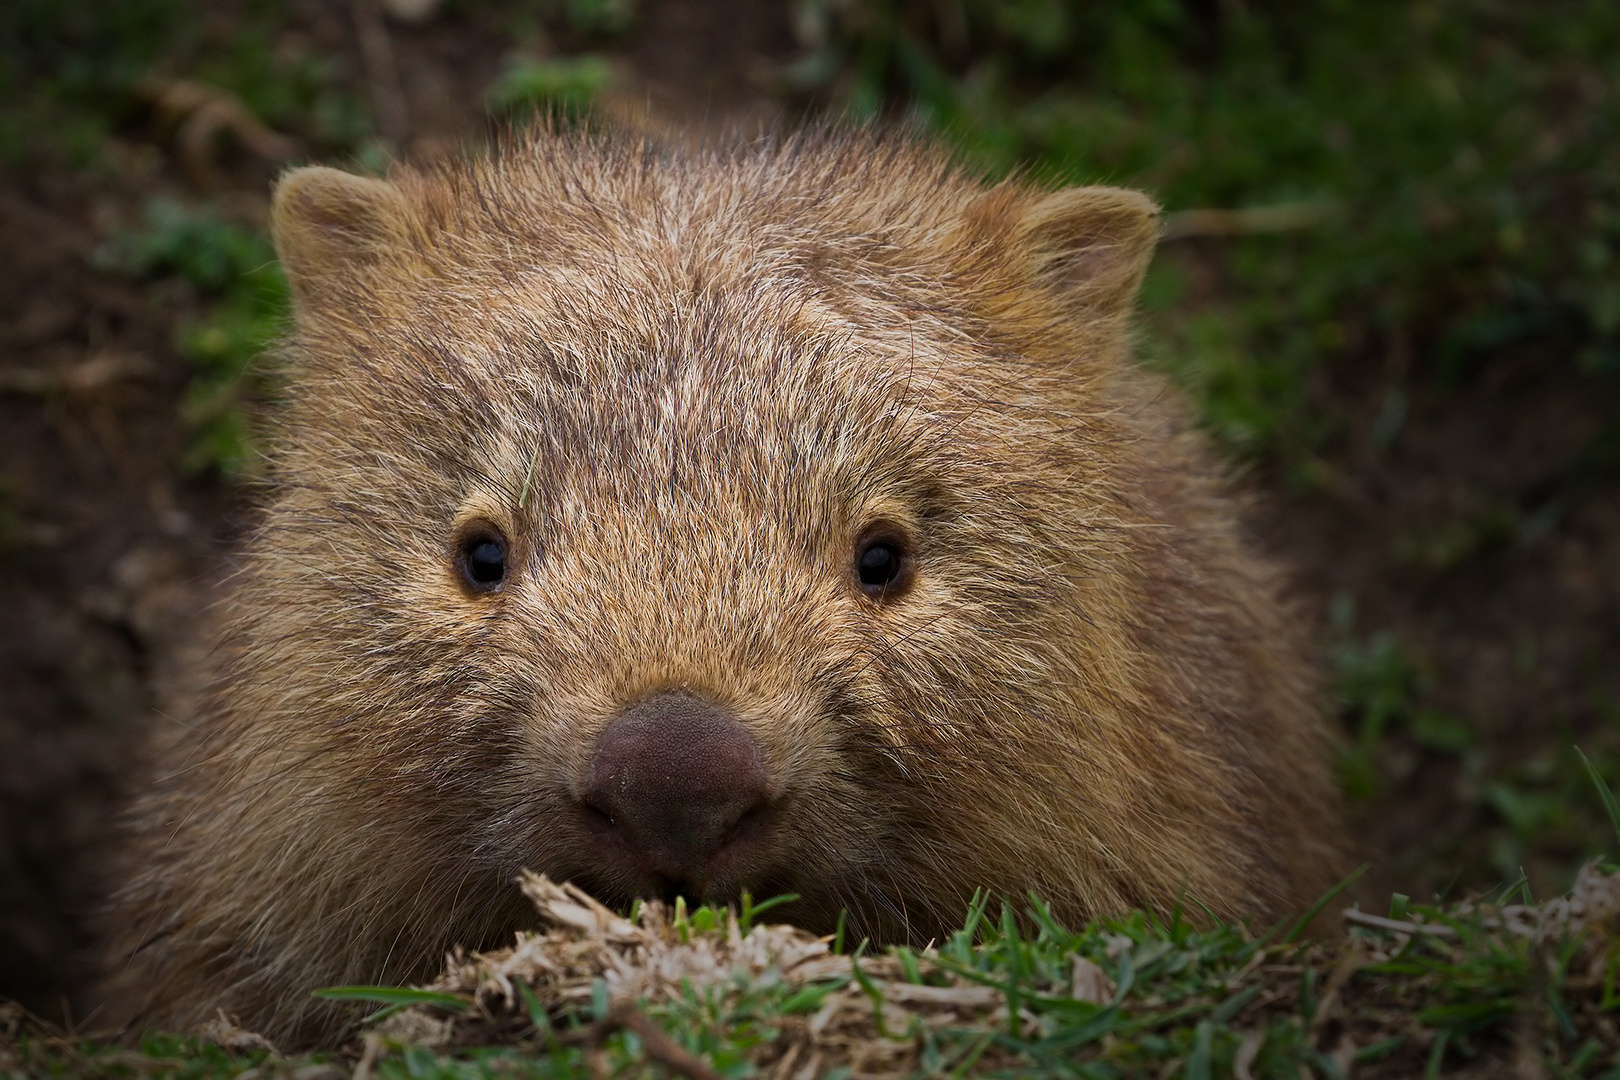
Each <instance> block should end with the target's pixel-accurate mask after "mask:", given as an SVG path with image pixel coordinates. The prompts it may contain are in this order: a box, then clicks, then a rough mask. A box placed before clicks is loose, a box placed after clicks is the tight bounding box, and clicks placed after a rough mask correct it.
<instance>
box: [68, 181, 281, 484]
mask: <svg viewBox="0 0 1620 1080" xmlns="http://www.w3.org/2000/svg"><path fill="white" fill-rule="evenodd" d="M97 257H98V261H99V262H100V264H101V265H102V267H103V268H105V269H110V270H115V271H119V272H122V273H125V274H129V275H130V276H133V277H137V278H142V279H146V280H154V281H161V282H166V283H169V284H171V285H178V286H180V287H181V288H182V289H184V290H185V291H186V292H187V293H189V294H190V295H189V296H188V297H185V298H183V301H182V303H180V304H178V305H177V306H178V307H180V308H181V309H183V310H184V309H196V308H198V307H199V306H200V307H201V309H202V310H203V311H204V312H205V314H204V315H203V316H202V317H200V318H197V319H193V320H188V321H183V322H181V323H180V325H179V326H178V327H177V328H176V340H175V344H176V346H177V348H178V349H179V351H180V353H181V354H182V355H184V356H185V358H186V359H187V360H189V361H191V364H192V367H193V371H194V375H193V377H192V380H191V384H190V386H189V387H188V388H187V391H186V395H185V397H184V399H183V400H182V401H181V418H182V420H183V421H184V422H185V423H186V425H187V427H188V428H189V430H190V431H191V435H192V438H191V444H190V447H189V449H188V450H187V452H186V456H185V459H184V461H183V465H184V466H185V468H187V469H188V470H190V471H192V472H200V471H205V470H208V469H212V468H218V469H223V470H225V471H226V472H227V473H230V474H234V475H242V474H247V473H251V472H252V471H253V470H254V468H255V465H256V461H255V458H254V450H253V436H252V432H251V430H250V421H249V415H248V408H247V401H248V399H250V398H251V397H253V396H255V395H256V393H262V392H263V391H265V390H266V389H267V387H266V386H265V385H264V383H265V381H266V376H265V375H263V374H262V369H261V368H260V367H259V366H257V365H255V363H254V362H255V361H256V360H257V359H258V358H259V357H260V355H261V354H262V353H263V352H264V351H265V349H267V348H268V347H269V346H270V345H271V344H272V343H273V342H274V341H275V340H276V338H277V337H278V336H279V335H280V334H281V333H282V332H283V331H284V330H285V329H286V324H287V310H288V295H287V282H286V278H285V277H284V276H283V275H282V272H281V267H280V265H279V264H278V263H277V262H276V256H275V252H274V251H272V250H271V247H270V241H269V238H268V237H266V236H265V235H264V234H263V233H261V232H258V231H256V230H251V229H247V228H244V227H242V226H240V225H233V224H231V223H229V222H226V221H224V220H222V219H221V218H219V217H218V216H217V215H215V214H213V213H210V212H208V211H206V210H202V209H197V208H188V207H186V206H183V205H181V204H179V203H176V202H173V201H170V200H166V199H153V200H152V201H151V202H150V203H148V204H147V207H146V216H145V220H144V221H143V222H142V223H141V225H140V227H138V228H133V229H127V230H124V231H122V232H119V233H116V234H114V236H113V237H112V238H111V239H110V240H109V241H108V242H107V243H106V244H105V245H103V246H102V248H101V249H100V251H99V252H98V253H97ZM199 302H200V304H199Z"/></svg>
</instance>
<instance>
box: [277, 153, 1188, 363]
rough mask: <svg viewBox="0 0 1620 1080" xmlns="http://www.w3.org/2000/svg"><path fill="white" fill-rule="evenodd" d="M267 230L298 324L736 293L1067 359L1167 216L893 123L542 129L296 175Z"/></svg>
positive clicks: (868, 323)
mask: <svg viewBox="0 0 1620 1080" xmlns="http://www.w3.org/2000/svg"><path fill="white" fill-rule="evenodd" d="M272 231H273V234H274V237H275V241H276V246H277V249H278V252H279V254H280V255H281V258H282V260H283V263H284V264H285V266H286V268H287V270H288V276H289V279H290V281H291V283H292V287H293V294H294V298H295V304H296V307H297V309H298V314H299V319H300V323H301V324H302V325H306V326H308V325H311V324H317V323H318V324H322V325H323V326H324V327H325V328H326V329H327V330H329V331H336V332H338V333H340V334H344V335H345V336H347V334H346V333H345V332H346V331H360V330H369V329H373V328H375V325H376V321H377V320H378V319H379V318H381V319H382V320H384V321H385V322H386V321H389V317H390V316H395V317H398V318H402V319H410V320H416V321H417V322H418V324H419V323H420V320H422V319H423V318H424V317H426V318H436V319H441V320H443V319H446V318H448V319H450V320H452V321H454V320H455V319H456V316H457V314H458V311H459V314H460V317H461V319H462V320H464V319H465V317H466V315H467V314H468V313H469V310H468V309H469V307H470V306H475V307H476V310H477V311H478V312H479V313H480V314H481V315H483V316H485V317H488V316H496V317H498V316H499V315H500V313H501V311H502V309H505V310H506V311H508V312H521V311H522V309H523V308H524V307H527V306H531V305H534V304H536V303H538V304H541V305H548V306H549V305H555V306H556V307H557V308H558V309H560V310H556V311H552V312H546V313H545V314H548V315H552V316H556V315H564V316H567V317H570V318H574V317H581V316H590V315H595V316H596V317H597V318H596V319H594V320H593V321H594V322H596V323H597V324H598V325H597V326H596V327H594V328H593V329H597V330H606V329H610V328H611V327H610V326H609V325H607V324H608V323H611V324H613V325H616V326H619V327H624V326H625V323H626V319H629V320H630V321H631V323H632V324H633V323H634V322H637V321H644V320H647V319H648V318H651V317H653V316H656V315H657V314H658V311H659V308H660V307H662V308H663V309H664V310H665V311H666V312H667V313H669V314H671V315H674V314H676V313H677V312H676V311H675V310H674V309H678V308H680V307H682V306H685V305H688V304H691V305H697V304H701V302H702V301H703V299H704V298H705V297H710V298H713V297H727V298H731V299H733V300H735V299H737V298H746V299H748V300H749V301H751V302H753V303H757V304H764V303H773V302H774V303H776V304H778V305H785V306H787V307H791V306H793V305H794V304H796V303H797V304H804V303H813V304H814V305H816V306H817V307H818V308H819V309H820V310H822V311H825V312H829V313H831V315H832V316H833V318H834V320H835V321H838V322H842V323H843V324H845V325H846V326H848V328H849V329H850V330H852V331H858V332H862V333H866V334H872V333H877V334H879V335H881V334H882V333H883V332H884V331H891V332H892V331H895V324H896V322H897V321H899V322H916V323H920V324H921V325H909V326H906V327H905V329H904V331H903V333H904V334H907V335H910V336H912V337H915V335H916V334H917V332H918V330H919V329H925V328H926V327H928V326H935V327H938V328H940V329H941V330H942V331H943V332H945V333H947V334H954V335H967V336H968V337H970V338H972V339H974V340H976V341H978V342H979V343H981V344H985V343H988V347H989V350H990V351H991V352H999V353H1005V354H1010V355H1016V356H1021V357H1026V358H1037V357H1043V356H1044V357H1046V358H1056V359H1059V360H1060V361H1062V362H1064V363H1071V364H1072V363H1074V362H1076V361H1077V360H1080V359H1083V358H1084V357H1085V356H1087V355H1088V354H1093V353H1099V352H1108V351H1111V350H1109V349H1107V348H1106V345H1107V344H1108V339H1110V338H1112V337H1114V336H1117V331H1118V328H1119V324H1120V323H1121V322H1122V320H1123V317H1124V315H1125V313H1126V312H1127V311H1128V310H1129V307H1130V304H1131V302H1132V301H1133V300H1134V296H1135V293H1136V289H1137V286H1138V284H1139V282H1140V278H1141V275H1142V272H1143V271H1144V269H1145V267H1146V264H1147V261H1148V259H1149V257H1150V256H1151V252H1152V247H1153V244H1154V241H1155V238H1156V235H1157V218H1156V210H1155V208H1154V206H1153V204H1152V203H1151V202H1150V201H1149V200H1147V199H1146V198H1145V197H1143V196H1141V195H1140V194H1137V193H1135V192H1128V191H1122V190H1119V189H1114V188H1086V187H1082V188H1068V189H1063V190H1059V191H1055V192H1054V191H1045V190H1042V189H1040V188H1037V187H1035V186H1032V185H1029V184H1026V183H1022V182H1019V181H1007V182H1003V183H1001V184H998V185H995V186H986V185H985V184H984V183H983V181H982V180H981V179H980V178H978V177H977V176H975V175H973V174H971V173H969V172H967V171H965V170H963V169H961V168H959V167H957V166H956V165H954V164H953V163H952V162H951V160H950V158H949V157H948V155H947V154H945V153H944V152H943V151H941V150H940V149H938V148H937V147H934V146H932V145H930V144H928V143H925V142H921V141H919V140H916V139H914V138H911V137H908V136H904V135H899V134H893V133H888V134H885V133H878V132H873V131H864V130H863V131H855V132H843V133H835V132H828V131H817V132H809V133H801V134H797V135H791V136H780V137H775V138H771V139H765V140H760V141H755V142H739V143H737V144H736V145H733V146H730V147H724V148H715V149H708V150H700V151H679V150H664V149H657V148H654V147H653V146H652V145H651V144H649V143H646V142H643V141H635V140H628V139H622V140H621V139H614V138H611V137H607V136H602V135H597V134H590V133H559V132H556V131H547V130H538V131H535V132H533V133H530V134H526V135H522V136H518V137H516V138H515V139H514V140H513V141H511V142H510V143H508V144H507V145H505V146H503V147H501V148H499V149H498V150H497V151H496V152H495V153H493V154H491V155H488V156H484V157H475V158H468V159H465V160H460V161H455V162H451V163H448V164H443V165H439V166H436V167H433V168H430V169H426V170H416V169H411V168H405V167H400V168H397V169H396V170H395V171H394V173H393V174H392V175H391V176H390V177H389V178H388V179H387V180H374V179H368V178H361V177H355V176H350V175H348V174H345V173H341V172H338V171H336V170H332V169H323V168H310V169H299V170H295V171H294V172H292V173H289V174H288V175H287V176H286V177H284V178H283V180H282V182H281V184H280V185H279V186H278V189H277V192H276V199H275V205H274V210H273V221H272ZM615 316H617V318H616V319H615V318H614V317H615ZM582 329H583V328H582ZM973 351H976V350H973Z"/></svg>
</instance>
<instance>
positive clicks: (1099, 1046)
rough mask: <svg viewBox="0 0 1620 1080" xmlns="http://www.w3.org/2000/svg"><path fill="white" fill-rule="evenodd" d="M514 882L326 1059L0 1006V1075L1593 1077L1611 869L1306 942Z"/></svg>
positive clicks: (982, 912)
mask: <svg viewBox="0 0 1620 1080" xmlns="http://www.w3.org/2000/svg"><path fill="white" fill-rule="evenodd" d="M524 889H525V891H526V892H527V893H528V894H529V895H530V896H531V898H533V899H534V900H535V902H536V904H537V906H538V908H539V910H540V912H541V915H542V922H543V923H545V924H547V927H548V928H547V929H545V930H544V931H542V932H536V933H531V934H525V935H521V936H520V938H519V940H518V943H517V944H516V945H515V946H514V947H513V948H511V949H507V950H501V951H500V952H497V953H492V954H489V955H488V956H485V957H475V958H471V959H465V958H463V959H460V960H453V961H452V963H451V965H450V967H449V968H448V969H447V972H446V974H445V975H444V976H443V977H442V978H441V979H440V980H439V981H438V982H436V983H435V984H433V986H431V987H429V988H427V989H425V990H402V989H393V988H386V987H370V988H367V987H349V988H339V989H334V990H331V991H326V992H323V994H322V996H325V997H329V998H333V999H338V1000H358V1001H362V1002H370V1003H372V1004H381V1005H382V1006H383V1008H382V1009H380V1010H378V1011H376V1012H375V1013H373V1014H372V1015H371V1016H370V1017H369V1018H367V1019H366V1020H364V1021H360V1022H359V1023H358V1027H357V1028H356V1033H355V1038H354V1039H353V1041H352V1042H351V1043H350V1044H349V1045H347V1046H346V1047H344V1048H343V1049H342V1050H341V1051H340V1052H337V1053H335V1054H329V1055H315V1056H298V1057H293V1058H289V1059H281V1058H277V1057H273V1056H271V1055H269V1054H268V1053H267V1052H266V1051H265V1050H264V1049H262V1048H260V1049H252V1050H236V1051H231V1050H228V1049H224V1048H222V1047H220V1046H217V1045H213V1044H209V1043H201V1042H193V1041H186V1040H178V1039H174V1038H170V1037H167V1036H159V1035H149V1036H147V1038H146V1039H145V1040H144V1041H143V1042H142V1043H141V1044H140V1045H139V1047H138V1049H137V1050H135V1051H130V1050H124V1049H118V1048H115V1047H114V1046H112V1045H110V1044H107V1043H103V1042H96V1041H94V1040H85V1039H79V1040H75V1039H71V1038H67V1037H65V1036H62V1035H60V1034H58V1033H54V1032H51V1031H49V1030H48V1029H46V1028H44V1027H43V1026H42V1025H37V1024H33V1023H30V1022H28V1021H27V1020H26V1019H25V1018H23V1017H22V1016H20V1014H17V1013H12V1014H10V1016H9V1017H7V1016H6V1015H5V1014H0V1075H11V1076H19V1077H20V1076H28V1077H44V1076H60V1075H75V1076H86V1077H130V1076H144V1075H164V1076H197V1077H213V1076H239V1075H242V1074H243V1073H244V1071H245V1070H249V1069H253V1070H257V1071H256V1072H255V1073H254V1075H255V1076H264V1075H280V1076H292V1077H303V1078H306V1080H317V1078H319V1077H323V1076H333V1075H347V1074H348V1073H350V1072H351V1071H353V1072H354V1074H355V1075H357V1076H358V1075H360V1074H361V1072H364V1073H365V1075H367V1076H375V1077H400V1078H404V1077H409V1078H412V1080H423V1078H427V1077H446V1078H452V1077H454V1078H468V1080H471V1078H480V1080H481V1078H493V1077H506V1076H525V1077H527V1076H533V1077H553V1076H558V1077H560V1076H586V1075H593V1076H601V1075H610V1076H641V1075H655V1074H656V1073H657V1072H658V1071H660V1069H661V1070H663V1071H664V1072H665V1074H666V1075H667V1074H669V1073H674V1074H679V1075H687V1076H694V1077H711V1076H724V1077H744V1076H754V1075H767V1076H772V1075H792V1074H793V1073H794V1070H796V1069H799V1068H803V1067H806V1066H813V1071H814V1073H815V1075H819V1076H835V1077H836V1076H851V1075H855V1076H859V1075H872V1074H877V1073H882V1074H884V1075H900V1076H1019V1077H1034V1078H1043V1077H1121V1076H1150V1075H1151V1076H1186V1077H1214V1076H1250V1077H1289V1078H1294V1077H1299V1076H1304V1075H1315V1076H1325V1077H1334V1076H1346V1075H1349V1074H1350V1073H1351V1072H1352V1071H1353V1072H1354V1073H1355V1075H1357V1076H1417V1075H1425V1074H1427V1075H1438V1074H1440V1073H1442V1072H1446V1071H1450V1070H1451V1069H1453V1068H1458V1067H1473V1068H1481V1069H1489V1068H1508V1067H1513V1068H1520V1067H1522V1066H1521V1064H1519V1063H1522V1062H1525V1061H1527V1060H1539V1062H1540V1063H1541V1067H1542V1068H1543V1069H1544V1070H1545V1071H1544V1072H1543V1073H1542V1074H1541V1075H1558V1076H1600V1075H1604V1076H1607V1075H1620V1060H1617V1057H1616V1055H1617V1052H1620V1038H1617V1036H1616V1029H1615V1027H1614V1025H1613V1023H1612V1021H1611V1020H1610V1019H1609V1018H1608V1014H1609V1013H1611V1012H1612V1011H1613V1009H1614V1008H1615V1006H1616V1005H1617V1004H1620V993H1617V962H1616V959H1615V958H1616V956H1617V955H1620V949H1617V946H1620V942H1617V941H1616V940H1615V939H1614V938H1613V937H1612V936H1611V935H1612V930H1611V929H1610V927H1611V926H1612V918H1613V915H1614V914H1615V913H1620V877H1614V876H1610V874H1609V872H1606V871H1604V870H1602V869H1599V868H1597V867H1595V866H1594V867H1593V868H1591V869H1590V870H1589V871H1588V872H1587V873H1586V874H1585V875H1584V876H1583V878H1582V881H1581V884H1580V885H1579V886H1578V892H1577V895H1578V896H1579V897H1580V901H1581V904H1582V905H1584V906H1583V907H1580V908H1578V909H1577V908H1573V907H1572V905H1571V903H1570V902H1568V901H1564V900H1560V901H1555V902H1552V903H1549V904H1543V905H1539V906H1538V905H1526V904H1523V903H1509V902H1507V901H1508V900H1514V899H1517V898H1516V897H1505V898H1503V899H1502V900H1500V901H1498V902H1496V903H1469V904H1459V905H1452V906H1449V907H1439V906H1427V905H1419V904H1412V903H1410V902H1409V901H1408V900H1407V898H1405V897H1395V898H1394V899H1393V901H1392V904H1391V907H1390V910H1389V912H1388V914H1387V915H1375V916H1371V917H1369V916H1366V915H1363V914H1362V913H1359V912H1352V913H1351V914H1350V915H1349V916H1347V919H1346V925H1347V927H1348V932H1347V933H1346V934H1344V935H1343V936H1339V935H1336V934H1335V935H1332V936H1328V937H1324V938H1321V939H1310V938H1300V937H1298V936H1297V930H1298V923H1292V924H1284V925H1282V926H1279V927H1277V928H1274V929H1273V930H1272V931H1271V932H1270V933H1268V934H1263V935H1259V936H1256V935H1255V934H1253V933H1251V932H1250V931H1249V930H1248V929H1247V928H1246V927H1244V926H1242V925H1238V924H1228V923H1221V922H1218V921H1211V920H1209V919H1207V918H1205V917H1202V916H1199V915H1196V914H1194V915H1193V916H1191V917H1189V915H1188V914H1187V911H1184V910H1183V909H1179V908H1178V909H1177V910H1176V911H1174V912H1172V913H1170V915H1169V916H1168V917H1164V918H1155V917H1153V916H1152V915H1150V914H1147V913H1144V912H1135V913H1132V914H1130V915H1128V916H1126V917H1124V918H1120V919H1107V920H1099V921H1097V922H1094V923H1092V924H1090V925H1088V926H1086V927H1084V928H1081V929H1078V930H1071V929H1069V928H1066V927H1064V926H1062V925H1061V924H1059V923H1058V922H1057V921H1056V920H1055V919H1053V918H1052V916H1051V914H1050V913H1049V912H1048V911H1047V909H1046V908H1045V907H1044V906H1043V905H1041V904H1040V903H1039V902H1038V901H1035V900H1031V901H1029V902H1028V903H1027V904H1026V905H1023V906H1021V910H1016V911H1015V909H1014V908H1013V907H1012V906H1010V905H1008V904H1005V903H1001V904H993V903H991V902H990V901H989V900H988V899H987V898H982V897H981V898H979V899H978V900H976V901H975V903H974V904H973V906H972V907H971V909H970V910H969V912H968V914H967V917H966V919H965V921H964V924H963V926H962V928H961V929H960V930H958V931H957V932H956V933H954V934H952V935H951V936H950V937H949V938H948V939H947V940H945V941H943V942H941V943H939V944H938V946H937V947H935V948H930V949H925V950H912V949H893V950H889V951H887V952H884V953H881V954H872V953H871V952H870V951H868V950H867V949H866V948H865V946H864V945H862V946H861V947H859V948H856V949H854V950H851V951H848V952H845V953H843V954H838V953H836V952H834V951H833V950H832V949H831V948H830V947H829V941H828V940H827V939H820V940H819V941H818V940H816V939H812V938H810V937H809V936H808V935H805V934H803V933H802V932H800V931H796V930H793V929H791V928H788V927H778V926H769V925H766V924H765V923H764V922H763V921H761V920H757V919H750V918H745V917H743V916H741V915H739V913H738V912H736V911H734V910H723V909H716V908H709V907H705V908H699V909H696V910H694V911H691V912H688V911H686V910H685V909H684V908H676V909H674V910H670V909H665V908H663V907H661V906H659V905H655V904H649V905H646V906H645V907H643V908H642V909H641V910H640V912H639V913H638V918H637V921H636V922H635V923H631V922H630V921H628V920H626V919H624V918H622V917H621V916H618V915H615V914H614V913H612V912H610V911H608V910H607V909H605V908H601V907H600V906H598V905H596V904H595V903H594V902H593V901H591V900H590V899H589V898H588V897H585V896H584V895H583V894H581V893H579V892H578V891H577V890H572V889H568V888H563V887H558V886H555V885H552V884H551V883H550V882H548V881H546V880H545V879H543V878H538V877H533V876H530V877H528V878H527V879H526V880H525V882H524ZM1188 910H1191V911H1192V912H1195V913H1196V910H1197V909H1196V906H1194V907H1192V908H1190V909H1188ZM1577 912H1579V913H1580V914H1579V915H1578V914H1577ZM1583 917H1584V918H1590V919H1592V922H1591V923H1590V924H1587V923H1585V922H1583ZM1605 919H1607V920H1608V921H1605ZM357 1015H358V1014H357ZM234 1034H235V1036H236V1037H237V1038H238V1040H239V1041H240V1033H234ZM226 1037H227V1038H229V1037H230V1036H229V1035H227V1036H226ZM655 1065H656V1066H658V1067H657V1068H655V1067H654V1066H655ZM322 1070H326V1071H322Z"/></svg>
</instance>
